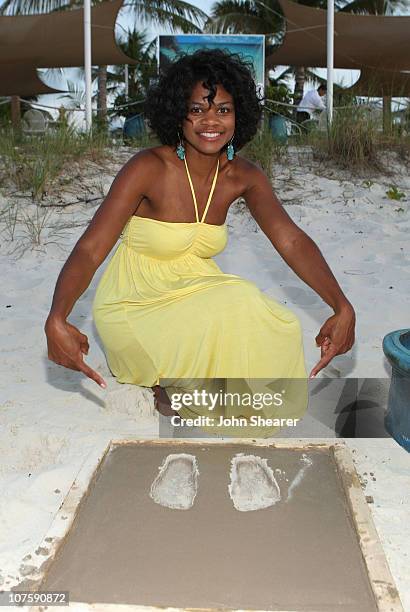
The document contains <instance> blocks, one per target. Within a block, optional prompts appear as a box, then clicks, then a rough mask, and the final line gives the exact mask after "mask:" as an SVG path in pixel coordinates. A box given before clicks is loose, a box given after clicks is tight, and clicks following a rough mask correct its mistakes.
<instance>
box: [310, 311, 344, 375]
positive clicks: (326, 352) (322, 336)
mask: <svg viewBox="0 0 410 612" xmlns="http://www.w3.org/2000/svg"><path fill="white" fill-rule="evenodd" d="M355 322H356V316H355V312H354V310H353V308H352V307H351V306H350V307H349V308H347V309H344V310H342V311H341V312H339V313H336V314H334V315H333V316H331V317H330V318H329V319H328V320H327V321H326V322H325V323H324V324H323V325H322V327H321V328H320V331H319V333H318V335H317V336H316V345H317V346H320V349H321V355H320V357H321V358H320V360H319V362H318V363H317V364H316V365H315V367H314V368H313V369H312V371H311V373H310V375H309V378H314V377H315V376H316V374H317V373H318V372H320V370H322V369H323V368H324V367H326V366H327V365H328V363H330V361H331V360H332V359H333V357H336V355H342V354H343V353H346V352H347V351H349V350H350V349H351V348H352V346H353V344H354V339H355V338H354V328H355Z"/></svg>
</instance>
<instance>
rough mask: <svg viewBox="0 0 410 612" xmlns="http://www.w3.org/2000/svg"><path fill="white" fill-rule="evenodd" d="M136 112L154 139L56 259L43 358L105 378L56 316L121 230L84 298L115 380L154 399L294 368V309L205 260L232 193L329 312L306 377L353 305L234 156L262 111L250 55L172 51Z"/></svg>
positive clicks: (339, 347)
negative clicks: (59, 264) (60, 261)
mask: <svg viewBox="0 0 410 612" xmlns="http://www.w3.org/2000/svg"><path fill="white" fill-rule="evenodd" d="M146 114H147V116H148V120H149V122H150V126H151V127H152V129H153V130H154V131H155V132H156V133H157V135H158V136H159V138H160V140H161V142H162V145H161V146H158V147H153V148H150V149H147V150H144V151H141V152H139V153H137V154H136V155H134V156H133V157H132V158H131V159H130V160H129V161H128V163H127V164H126V165H125V166H124V167H123V168H122V169H121V171H120V172H119V173H118V175H117V177H116V178H115V180H114V182H113V184H112V186H111V189H110V191H109V194H108V195H107V197H106V198H105V200H104V202H103V203H102V204H101V206H100V207H99V209H98V211H97V212H96V214H95V215H94V217H93V219H92V221H91V223H90V225H89V227H88V228H87V230H86V231H85V232H84V234H83V235H82V236H81V238H80V239H79V241H78V242H77V244H76V246H75V248H74V249H73V251H72V253H71V255H70V256H69V258H68V260H67V262H66V263H65V265H64V267H63V269H62V271H61V273H60V276H59V278H58V280H57V285H56V289H55V293H54V297H53V303H52V307H51V311H50V314H49V316H48V319H47V322H46V326H45V331H46V334H47V340H48V351H49V358H50V359H51V360H53V361H55V362H56V363H58V364H60V365H63V366H65V367H68V368H71V369H74V370H79V371H82V372H83V373H84V374H86V376H88V377H90V378H91V379H93V380H94V381H95V382H97V383H98V384H99V385H101V386H102V387H105V382H104V380H103V378H102V377H101V376H100V374H98V372H95V371H94V370H92V369H91V368H90V367H89V366H88V365H87V364H86V363H85V362H84V360H83V354H87V352H88V340H87V337H86V336H85V335H84V334H82V333H81V332H80V331H79V330H78V329H77V328H75V327H74V326H73V325H71V324H70V323H69V322H68V321H67V317H68V315H69V313H70V312H71V310H72V308H73V306H74V304H75V302H76V300H77V299H78V298H79V297H80V295H81V294H82V293H83V292H84V291H85V289H86V288H87V287H88V285H89V283H90V281H91V279H92V277H93V275H94V273H95V271H96V269H97V268H98V266H99V265H100V264H101V263H102V262H103V261H104V259H105V258H106V256H107V255H108V253H109V252H110V250H111V249H112V247H113V246H114V245H115V243H116V241H117V239H118V237H119V236H120V235H122V242H121V244H120V245H119V247H118V248H117V250H116V252H115V254H114V255H113V257H112V259H111V261H110V263H109V265H108V266H107V268H106V270H105V272H104V274H103V276H102V278H101V281H100V284H99V286H98V288H97V292H96V296H95V300H94V305H93V314H94V319H95V323H96V326H97V330H98V332H99V334H100V336H101V339H102V341H103V345H104V350H105V353H106V357H107V361H108V365H109V367H110V370H111V372H112V373H113V374H114V375H115V376H116V377H117V380H118V381H119V382H126V383H132V384H137V385H142V386H149V387H152V388H153V389H154V390H155V392H156V395H157V399H158V398H159V397H160V395H161V394H160V393H159V391H160V389H159V382H160V380H161V379H167V380H168V382H169V385H168V386H169V387H172V388H178V386H181V387H183V386H184V384H186V383H187V381H189V380H196V379H203V378H204V379H216V378H247V379H250V378H265V377H268V378H269V377H276V378H305V379H306V370H305V364H304V357H303V344H302V336H301V329H300V324H299V321H298V319H297V318H296V317H295V315H294V314H293V313H292V312H291V311H290V310H288V309H287V308H285V307H284V306H282V305H280V304H278V303H277V302H275V301H274V300H272V299H270V298H268V297H267V296H266V295H265V294H263V293H262V292H261V291H260V290H259V289H258V288H257V287H256V286H255V285H254V284H253V283H251V282H249V281H246V280H244V279H242V278H241V277H239V276H237V275H234V274H224V273H223V272H222V271H221V270H220V269H219V267H218V266H217V265H216V263H215V262H214V260H213V259H212V257H213V256H214V255H216V254H217V253H219V252H221V251H222V250H223V249H224V247H225V245H226V242H227V227H226V225H225V219H226V215H227V212H228V209H229V206H230V205H231V203H232V202H233V201H234V200H236V199H237V198H239V197H243V198H244V199H245V200H246V202H247V205H248V208H249V210H250V212H251V214H252V215H253V217H254V218H255V220H256V221H257V223H258V225H259V226H260V228H261V229H262V231H263V232H264V233H265V234H266V236H267V237H268V238H269V239H270V241H271V242H272V244H273V246H274V247H275V248H276V250H277V251H278V252H279V254H280V255H281V256H282V257H283V259H284V260H285V261H286V263H287V264H288V265H289V266H290V267H291V268H292V270H294V271H295V272H296V274H298V276H299V277H300V278H301V279H302V280H304V281H305V282H306V283H307V284H308V285H309V286H310V287H312V289H314V290H315V291H316V292H317V293H318V294H319V295H320V296H321V297H322V298H323V300H324V301H325V302H326V303H327V304H329V306H331V307H332V308H333V310H334V315H333V316H331V317H330V318H329V319H328V320H327V321H326V322H325V323H324V325H323V326H322V328H321V329H320V331H319V334H318V335H317V337H316V343H317V345H318V346H320V347H321V359H320V360H319V362H318V363H317V364H316V366H315V367H314V368H313V369H312V371H311V373H310V376H311V377H313V376H315V375H316V374H317V373H318V372H319V371H320V370H321V369H322V368H323V367H325V366H326V365H327V364H328V363H329V362H330V360H331V359H332V358H333V357H334V356H335V355H338V354H341V353H344V352H346V351H348V350H349V349H350V348H351V346H352V345H353V342H354V325H355V314H354V310H353V308H352V306H351V304H350V303H349V302H348V300H347V299H346V297H345V296H344V294H343V292H342V291H341V289H340V287H339V285H338V283H337V281H336V279H335V278H334V276H333V274H332V272H331V271H330V269H329V267H328V265H327V264H326V262H325V260H324V258H323V257H322V255H321V253H320V251H319V249H318V247H317V246H316V245H315V243H314V242H313V241H312V240H311V239H310V238H309V237H308V236H307V235H306V234H305V233H304V232H303V231H302V230H301V229H299V228H298V227H297V226H296V225H295V224H294V222H293V221H292V220H291V219H290V217H289V216H288V214H287V213H286V212H285V210H284V209H283V208H282V206H281V204H280V202H279V201H278V199H277V198H276V196H275V195H274V193H273V192H272V187H271V184H270V181H269V179H268V178H267V176H266V175H265V174H264V173H263V172H262V171H261V170H260V169H259V168H258V167H257V166H256V165H254V164H252V163H251V162H249V161H247V160H246V159H244V158H242V157H239V156H237V155H236V152H237V151H238V150H239V149H240V148H241V147H243V145H244V144H246V143H247V142H248V141H249V140H250V139H251V138H252V137H253V136H254V135H255V133H256V130H257V126H258V123H259V120H260V116H261V105H260V100H259V98H258V95H257V92H256V87H255V83H254V80H253V78H252V75H251V73H250V70H249V68H248V66H247V65H246V63H245V62H243V61H242V60H241V59H240V58H239V57H238V56H236V55H234V54H228V53H226V52H223V51H221V50H201V51H197V52H196V53H194V54H193V55H188V56H183V57H182V58H180V59H179V60H178V61H177V62H175V63H174V64H172V65H171V66H170V67H169V68H168V70H167V71H166V73H165V74H163V75H162V76H161V77H160V79H159V81H158V83H157V85H155V86H154V87H152V88H151V90H150V92H149V95H148V97H147V105H146ZM205 219H206V221H205ZM178 381H180V385H178ZM181 381H182V382H183V383H184V384H182V382H181ZM168 386H167V388H168ZM162 395H163V393H162ZM158 406H159V404H158V402H157V408H158ZM161 411H162V410H161ZM200 412H201V410H195V409H191V410H188V411H187V412H186V413H187V414H190V415H194V414H199V413H200ZM164 413H165V414H173V413H174V412H173V410H172V409H171V408H170V407H168V408H165V410H164Z"/></svg>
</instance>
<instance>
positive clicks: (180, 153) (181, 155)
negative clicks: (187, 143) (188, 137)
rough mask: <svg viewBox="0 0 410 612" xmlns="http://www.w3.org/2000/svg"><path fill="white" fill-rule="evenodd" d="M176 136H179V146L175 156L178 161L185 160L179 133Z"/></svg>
mask: <svg viewBox="0 0 410 612" xmlns="http://www.w3.org/2000/svg"><path fill="white" fill-rule="evenodd" d="M178 136H179V145H178V146H177V155H178V157H179V159H185V147H184V145H183V143H182V138H181V136H180V134H179V133H178Z"/></svg>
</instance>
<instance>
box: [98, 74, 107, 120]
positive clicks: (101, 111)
mask: <svg viewBox="0 0 410 612" xmlns="http://www.w3.org/2000/svg"><path fill="white" fill-rule="evenodd" d="M97 106H98V110H97V117H98V119H99V121H100V122H101V123H102V124H105V123H106V122H107V66H99V67H98V97H97Z"/></svg>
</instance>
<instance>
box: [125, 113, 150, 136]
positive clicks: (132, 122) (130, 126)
mask: <svg viewBox="0 0 410 612" xmlns="http://www.w3.org/2000/svg"><path fill="white" fill-rule="evenodd" d="M123 134H124V136H125V137H126V138H140V137H141V136H143V135H144V134H145V122H144V115H143V114H142V113H140V114H139V115H134V116H133V117H128V119H126V120H125V122H124V127H123Z"/></svg>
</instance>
